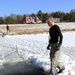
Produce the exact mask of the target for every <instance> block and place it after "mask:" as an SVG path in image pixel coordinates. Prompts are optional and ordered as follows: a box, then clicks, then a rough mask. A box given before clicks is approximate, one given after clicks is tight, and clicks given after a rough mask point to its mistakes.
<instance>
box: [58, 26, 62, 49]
mask: <svg viewBox="0 0 75 75" xmlns="http://www.w3.org/2000/svg"><path fill="white" fill-rule="evenodd" d="M57 33H58V36H59V43H58V46H57V49H59V48H60V47H61V45H62V41H63V35H62V33H61V30H60V28H59V27H58V26H57Z"/></svg>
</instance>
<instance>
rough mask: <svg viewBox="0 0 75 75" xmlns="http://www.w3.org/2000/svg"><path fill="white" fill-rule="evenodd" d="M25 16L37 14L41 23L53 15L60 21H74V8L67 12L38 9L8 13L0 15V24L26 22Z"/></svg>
mask: <svg viewBox="0 0 75 75" xmlns="http://www.w3.org/2000/svg"><path fill="white" fill-rule="evenodd" d="M26 16H33V17H36V16H37V17H38V18H39V19H40V20H41V21H42V22H43V23H45V22H46V21H47V19H48V18H49V17H50V16H53V17H54V18H60V21H61V22H75V9H72V10H71V11H70V12H69V13H64V12H61V11H57V12H52V13H44V12H42V11H41V10H39V11H38V12H37V14H34V13H32V14H29V15H27V14H23V15H16V14H10V16H6V17H0V24H24V23H26Z"/></svg>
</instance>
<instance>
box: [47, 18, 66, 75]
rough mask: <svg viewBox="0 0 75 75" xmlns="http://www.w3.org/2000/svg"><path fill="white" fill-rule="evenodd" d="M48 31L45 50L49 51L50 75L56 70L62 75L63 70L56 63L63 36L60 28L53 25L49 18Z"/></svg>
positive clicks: (58, 63) (62, 67)
mask: <svg viewBox="0 0 75 75" xmlns="http://www.w3.org/2000/svg"><path fill="white" fill-rule="evenodd" d="M47 24H48V26H50V29H49V37H50V38H49V44H48V46H47V49H48V50H50V60H51V69H50V75H55V73H56V68H58V69H59V71H58V73H62V71H63V70H64V69H65V67H64V66H62V65H61V64H60V62H58V60H59V56H60V47H61V45H62V40H63V35H62V33H61V31H60V27H59V26H58V25H56V24H54V18H53V17H50V18H49V19H48V22H47Z"/></svg>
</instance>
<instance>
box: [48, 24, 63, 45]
mask: <svg viewBox="0 0 75 75" xmlns="http://www.w3.org/2000/svg"><path fill="white" fill-rule="evenodd" d="M49 35H50V40H49V43H56V42H59V43H60V44H62V40H63V35H62V33H61V31H60V28H59V26H57V25H54V26H52V27H51V28H50V29H49Z"/></svg>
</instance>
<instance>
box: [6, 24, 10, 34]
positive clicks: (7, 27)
mask: <svg viewBox="0 0 75 75" xmlns="http://www.w3.org/2000/svg"><path fill="white" fill-rule="evenodd" d="M6 29H7V33H8V32H10V30H9V26H8V24H7V26H6Z"/></svg>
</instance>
